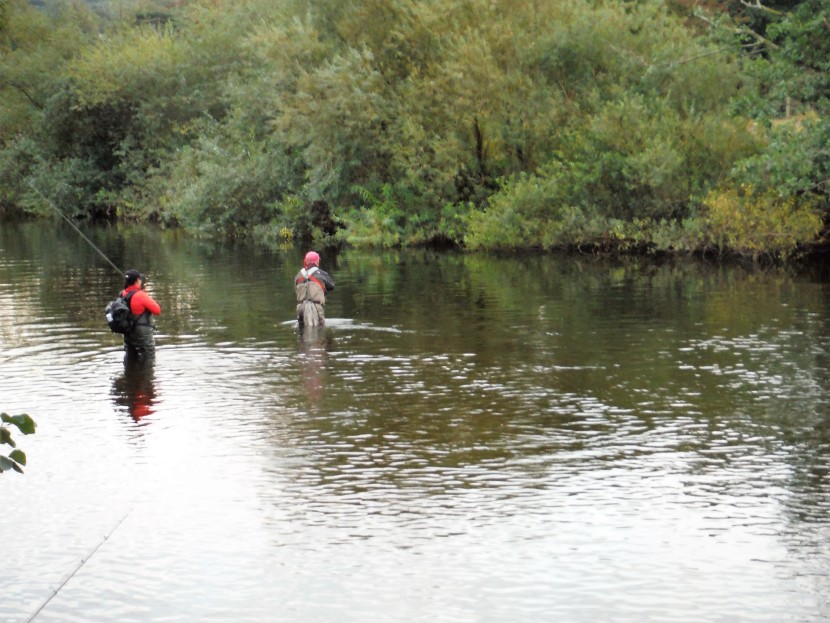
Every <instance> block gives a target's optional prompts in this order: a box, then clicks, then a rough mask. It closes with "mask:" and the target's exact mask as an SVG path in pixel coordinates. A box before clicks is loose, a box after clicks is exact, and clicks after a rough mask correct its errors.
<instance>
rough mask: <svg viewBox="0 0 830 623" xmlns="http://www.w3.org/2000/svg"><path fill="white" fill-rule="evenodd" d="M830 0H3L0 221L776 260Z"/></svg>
mask: <svg viewBox="0 0 830 623" xmlns="http://www.w3.org/2000/svg"><path fill="white" fill-rule="evenodd" d="M828 145H830V0H803V1H802V0H790V1H786V0H781V1H773V0H764V1H759V0H756V1H754V2H747V1H742V0H734V1H733V0H707V1H703V2H701V1H693V0H643V1H640V2H629V1H627V0H591V1H588V0H584V1H580V2H572V3H559V2H538V1H536V2H527V1H526V0H450V1H445V0H318V1H315V2H314V3H309V2H306V1H301V0H284V1H283V2H280V3H274V2H271V1H270V0H242V1H238V0H236V1H234V2H229V1H226V0H194V1H188V0H157V1H151V0H123V1H122V2H119V3H117V4H115V3H106V2H100V1H99V2H95V1H93V0H89V1H88V2H86V3H85V2H82V1H80V0H39V1H37V2H34V1H32V2H26V1H24V0H0V216H3V217H12V218H41V217H43V218H45V217H55V218H57V217H56V215H55V212H54V210H53V209H52V208H55V210H57V209H59V210H60V211H61V212H62V213H63V214H65V215H66V216H67V217H68V218H71V219H73V220H76V221H82V220H85V221H89V222H147V223H154V224H157V225H159V226H161V227H180V228H183V229H185V230H187V231H191V232H195V233H198V234H200V235H211V236H227V237H249V238H252V239H255V240H259V241H263V242H266V243H287V242H295V241H303V242H305V243H313V244H315V245H318V246H321V247H322V246H327V245H332V246H343V245H348V246H355V247H359V246H367V247H400V246H417V245H425V246H447V247H458V248H465V249H471V250H483V251H499V252H512V251H526V250H531V249H540V250H544V251H555V250H570V251H578V252H588V253H610V254H630V253H646V254H695V255H705V256H709V255H712V256H716V257H739V258H749V259H751V260H754V261H767V260H770V261H787V260H792V259H795V258H799V257H804V256H807V255H810V254H813V255H815V254H817V253H823V252H825V250H826V249H827V247H828V244H827V242H828V225H830V148H828Z"/></svg>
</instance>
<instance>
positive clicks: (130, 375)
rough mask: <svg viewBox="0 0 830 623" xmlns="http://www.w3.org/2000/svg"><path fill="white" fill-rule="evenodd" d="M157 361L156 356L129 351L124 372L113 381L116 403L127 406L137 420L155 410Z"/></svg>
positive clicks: (126, 354) (125, 357)
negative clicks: (139, 354) (138, 354)
mask: <svg viewBox="0 0 830 623" xmlns="http://www.w3.org/2000/svg"><path fill="white" fill-rule="evenodd" d="M155 362H156V361H155V356H142V357H140V356H137V355H136V354H134V353H131V352H129V351H127V352H126V353H125V355H124V373H123V374H122V375H120V376H118V377H116V378H115V381H113V386H112V395H113V396H114V398H115V404H116V405H118V406H120V407H124V408H126V409H127V413H129V414H130V417H132V418H133V420H134V421H135V422H140V421H141V420H142V419H144V418H146V417H147V416H149V415H152V414H153V413H154V412H155V407H154V405H155V401H156V388H155ZM145 423H146V422H145Z"/></svg>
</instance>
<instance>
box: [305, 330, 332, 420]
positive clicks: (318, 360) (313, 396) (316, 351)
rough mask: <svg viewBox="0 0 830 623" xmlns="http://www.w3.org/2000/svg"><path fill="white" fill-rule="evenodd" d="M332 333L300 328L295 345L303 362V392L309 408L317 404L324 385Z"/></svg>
mask: <svg viewBox="0 0 830 623" xmlns="http://www.w3.org/2000/svg"><path fill="white" fill-rule="evenodd" d="M333 339H334V338H333V332H332V330H331V329H330V328H328V327H325V326H323V327H302V328H301V329H299V330H298V336H297V343H298V345H299V354H300V357H301V358H302V360H303V370H302V386H303V392H304V394H305V396H306V398H307V400H308V402H309V404H310V405H311V406H316V405H317V404H319V402H320V399H321V398H322V397H323V393H324V391H325V383H326V362H327V361H328V353H329V349H330V348H331V345H332V343H333Z"/></svg>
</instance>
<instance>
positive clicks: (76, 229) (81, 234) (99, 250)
mask: <svg viewBox="0 0 830 623" xmlns="http://www.w3.org/2000/svg"><path fill="white" fill-rule="evenodd" d="M29 186H31V188H32V190H33V191H35V192H36V193H37V194H38V196H40V198H41V199H43V201H45V202H46V205H48V206H49V207H51V208H52V209H53V210H54V211H55V212H57V213H58V214H59V215H60V216H61V218H62V219H63V220H65V221H66V222H67V223H69V224H70V225H71V226H72V229H74V230H75V231H76V232H78V235H80V236H81V238H83V239H84V240H86V241H87V242H88V243H89V246H91V247H92V248H93V249H95V250H96V251H98V253H99V254H100V256H101V257H103V258H104V259H105V260H107V263H108V264H109V265H110V266H112V267H113V268H114V269H115V270H116V271H118V274H119V275H121V276H123V275H124V271H123V270H121V269H120V268H118V266H116V265H115V263H114V262H113V261H112V260H111V259H110V258H108V257H107V256H106V255H105V254H104V252H103V251H101V249H99V248H98V247H96V246H95V244H94V243H93V242H92V240H90V239H89V238H87V237H86V236H85V235H84V232H82V231H81V230H80V229H78V227H77V226H76V225H75V223H73V222H72V221H71V220H70V219H69V217H67V216H66V214H64V213H63V212H61V211H60V210H59V209H58V206H56V205H55V203H54V202H53V201H52V200H51V199H49V198H48V197H46V196H45V195H44V194H43V193H42V192H40V191H39V190H38V189H37V188H36V187H35V185H34V184H32V183H31V182H29Z"/></svg>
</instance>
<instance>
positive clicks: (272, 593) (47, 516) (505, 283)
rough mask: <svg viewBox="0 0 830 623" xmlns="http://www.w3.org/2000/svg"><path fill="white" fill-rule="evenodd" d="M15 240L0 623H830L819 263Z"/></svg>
mask: <svg viewBox="0 0 830 623" xmlns="http://www.w3.org/2000/svg"><path fill="white" fill-rule="evenodd" d="M0 227H1V228H0V306H2V309H3V314H2V315H0V410H2V411H4V412H7V413H12V414H15V413H21V412H25V413H29V414H30V415H32V417H34V418H35V420H36V421H37V423H38V430H37V433H36V434H35V435H33V436H26V437H23V436H21V435H16V436H15V438H16V439H17V441H18V444H19V446H20V447H21V448H23V449H24V450H25V451H26V453H27V456H28V465H27V468H26V473H25V474H24V475H19V474H13V473H4V474H2V475H0V488H1V489H0V490H2V492H3V500H4V503H5V504H4V506H5V511H6V512H5V513H3V514H2V516H0V536H2V540H3V550H4V554H5V555H4V561H5V571H4V572H3V573H2V574H0V621H4V622H5V621H8V622H17V621H20V622H21V623H22V622H24V621H27V620H29V619H30V618H31V617H32V616H33V615H35V613H37V614H36V616H35V618H34V621H35V622H37V623H47V622H50V621H51V622H61V623H65V622H70V623H71V622H76V621H77V622H84V623H86V622H89V621H117V622H119V623H124V622H147V621H164V622H170V621H182V622H184V621H187V622H190V621H229V622H234V623H246V622H251V623H254V622H256V623H258V622H263V621H269V622H271V621H286V622H289V621H290V622H296V621H304V622H329V621H331V622H338V623H339V622H361V623H363V622H365V621H406V622H410V621H412V622H421V621H423V622H434V621H446V622H448V623H449V622H452V623H458V622H468V621H469V622H481V621H488V622H489V621H493V622H502V621H503V622H511V623H512V622H516V621H527V622H537V621H568V622H583V621H584V622H586V623H587V622H589V621H590V622H594V621H614V622H641V621H660V622H661V623H662V622H688V623H700V622H701V621H723V622H730V623H731V622H734V621H753V622H770V623H780V622H782V621H798V622H819V621H828V620H830V469H828V459H829V458H830V410H829V409H828V406H830V402H829V401H828V399H829V398H830V393H829V392H828V390H829V389H830V358H828V349H830V321H829V319H830V314H828V310H830V296H828V293H830V290H828V283H827V281H826V279H825V278H824V277H822V276H815V275H806V274H805V275H798V274H789V273H784V272H779V271H754V270H746V269H741V268H738V267H729V268H724V267H713V266H705V265H694V264H678V263H661V264H658V263H654V262H648V261H643V260H637V261H628V262H624V263H611V262H605V261H600V260H597V259H592V258H583V259H575V258H570V259H563V258H559V257H541V258H540V257H533V258H487V257H481V256H475V255H459V254H452V253H444V254H440V253H431V252H417V251H412V252H397V253H360V252H356V251H349V252H343V253H340V254H339V255H337V256H332V255H328V256H327V255H326V254H325V253H323V262H324V267H325V268H326V269H327V270H330V272H331V273H332V274H333V275H334V277H335V279H336V280H337V289H336V291H335V293H334V295H333V296H332V297H331V299H330V302H329V305H328V307H327V314H328V317H329V324H328V327H327V328H326V330H325V331H321V332H318V333H316V334H308V335H305V336H298V334H297V332H296V328H295V326H294V323H293V322H292V321H291V318H292V309H293V302H292V292H291V286H290V281H291V277H292V276H293V274H294V272H296V269H297V264H298V262H299V259H300V258H301V257H302V253H303V250H301V249H285V250H275V251H263V250H262V249H257V248H254V247H248V246H245V245H242V244H237V245H218V244H213V243H208V242H204V241H198V240H193V239H189V238H187V237H184V236H182V235H181V234H178V233H176V232H159V231H155V230H151V229H145V228H126V229H114V230H108V229H100V230H98V229H93V230H90V231H89V232H87V233H88V235H89V236H90V238H91V239H93V240H94V241H95V243H96V244H97V245H98V246H100V247H101V248H102V249H103V250H104V251H105V252H106V253H107V255H108V256H110V257H111V258H112V259H113V260H114V261H115V262H116V263H117V264H118V265H119V266H124V267H132V266H135V267H137V268H139V269H141V270H143V271H145V272H146V273H147V275H148V290H149V291H150V292H151V294H152V295H153V296H154V297H155V298H156V299H157V300H158V301H159V303H160V304H161V305H162V308H163V315H162V316H161V318H160V319H159V320H158V322H157V335H156V339H157V345H158V349H157V355H156V360H155V362H154V365H152V366H144V367H134V366H125V364H124V362H123V354H122V350H121V345H120V343H119V339H118V338H117V337H116V336H113V335H112V334H110V333H109V331H108V329H106V326H105V324H104V321H103V314H102V310H103V308H104V306H105V304H106V302H107V301H108V300H109V299H110V298H111V297H112V296H113V294H114V293H115V291H117V290H118V288H119V286H120V285H121V284H120V280H119V278H118V275H117V274H115V273H114V272H113V271H112V269H111V267H109V266H107V265H106V264H105V263H103V262H102V260H101V259H100V257H99V256H97V254H96V253H95V251H94V250H92V249H90V248H88V246H87V245H86V243H84V242H83V240H81V239H80V237H79V236H77V233H74V232H73V231H72V230H71V229H67V228H62V227H56V226H55V225H54V224H48V225H43V224H26V225H10V224H2V226H0ZM13 432H14V431H13ZM4 454H7V451H4ZM83 561H85V562H83ZM82 562H83V564H81V563H82ZM64 582H65V583H64ZM55 591H57V593H56V594H55ZM53 595H54V596H53ZM50 598H51V599H50ZM44 604H45V606H44ZM40 608H42V609H40ZM39 609H40V610H39Z"/></svg>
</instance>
